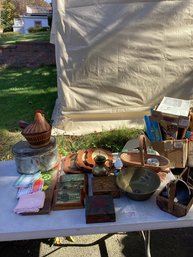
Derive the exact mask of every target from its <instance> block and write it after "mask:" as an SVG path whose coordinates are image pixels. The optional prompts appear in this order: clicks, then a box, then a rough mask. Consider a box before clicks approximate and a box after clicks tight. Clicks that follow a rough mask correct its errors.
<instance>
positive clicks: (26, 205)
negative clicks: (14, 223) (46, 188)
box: [14, 191, 45, 214]
mask: <svg viewBox="0 0 193 257" xmlns="http://www.w3.org/2000/svg"><path fill="white" fill-rule="evenodd" d="M44 201H45V192H43V191H37V192H35V193H32V194H26V195H21V196H20V198H19V200H18V203H17V205H16V207H15V209H14V212H15V213H17V214H20V213H28V212H39V210H40V209H41V208H43V206H44Z"/></svg>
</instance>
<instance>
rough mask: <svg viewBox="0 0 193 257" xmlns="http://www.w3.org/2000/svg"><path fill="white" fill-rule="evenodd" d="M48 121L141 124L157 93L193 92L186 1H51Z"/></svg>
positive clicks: (73, 125) (92, 126)
mask: <svg viewBox="0 0 193 257" xmlns="http://www.w3.org/2000/svg"><path fill="white" fill-rule="evenodd" d="M51 42H53V43H55V48H56V62H57V79H58V81H57V84H58V99H57V101H56V104H55V109H54V112H53V120H54V123H53V126H54V127H56V128H58V129H61V130H63V131H64V133H65V134H76V135H80V134H85V133H91V132H95V131H102V130H110V129H114V128H120V127H125V126H127V127H136V126H140V125H143V116H144V115H145V114H148V113H149V110H150V108H151V107H152V106H155V105H156V104H158V103H159V102H160V101H161V99H162V98H163V97H164V96H171V97H176V98H182V99H192V98H193V83H192V82H193V76H192V75H193V1H187V0H186V1H184V0H183V1H175V0H173V1H172V0H170V1H164V0H162V1H159V0H152V1H147V0H141V1H132V0H55V1H53V25H52V33H51Z"/></svg>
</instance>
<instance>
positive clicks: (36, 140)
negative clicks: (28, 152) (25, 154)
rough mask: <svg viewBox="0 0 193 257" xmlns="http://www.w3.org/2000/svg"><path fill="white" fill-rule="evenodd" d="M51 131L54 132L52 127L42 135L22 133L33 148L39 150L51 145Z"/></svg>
mask: <svg viewBox="0 0 193 257" xmlns="http://www.w3.org/2000/svg"><path fill="white" fill-rule="evenodd" d="M51 131H52V127H51V126H50V129H49V130H47V131H44V132H41V133H34V134H24V133H23V132H21V133H22V135H23V136H24V137H25V138H26V140H27V141H28V142H29V144H30V145H31V147H32V148H39V147H44V146H46V145H48V144H49V142H50V138H51Z"/></svg>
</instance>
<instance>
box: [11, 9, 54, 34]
mask: <svg viewBox="0 0 193 257" xmlns="http://www.w3.org/2000/svg"><path fill="white" fill-rule="evenodd" d="M51 14H52V7H51V6H50V7H41V6H26V14H25V15H22V16H19V17H17V18H14V24H13V31H14V32H19V33H21V34H28V33H29V32H28V29H29V28H31V27H36V26H39V27H49V25H48V16H49V15H51Z"/></svg>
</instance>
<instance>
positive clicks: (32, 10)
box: [26, 5, 52, 15]
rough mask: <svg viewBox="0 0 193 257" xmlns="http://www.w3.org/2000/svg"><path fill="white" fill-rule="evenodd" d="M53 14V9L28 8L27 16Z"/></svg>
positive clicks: (49, 7)
mask: <svg viewBox="0 0 193 257" xmlns="http://www.w3.org/2000/svg"><path fill="white" fill-rule="evenodd" d="M51 12H52V7H51V6H48V7H43V6H31V5H27V6H26V15H43V14H45V15H46V14H49V13H51Z"/></svg>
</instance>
